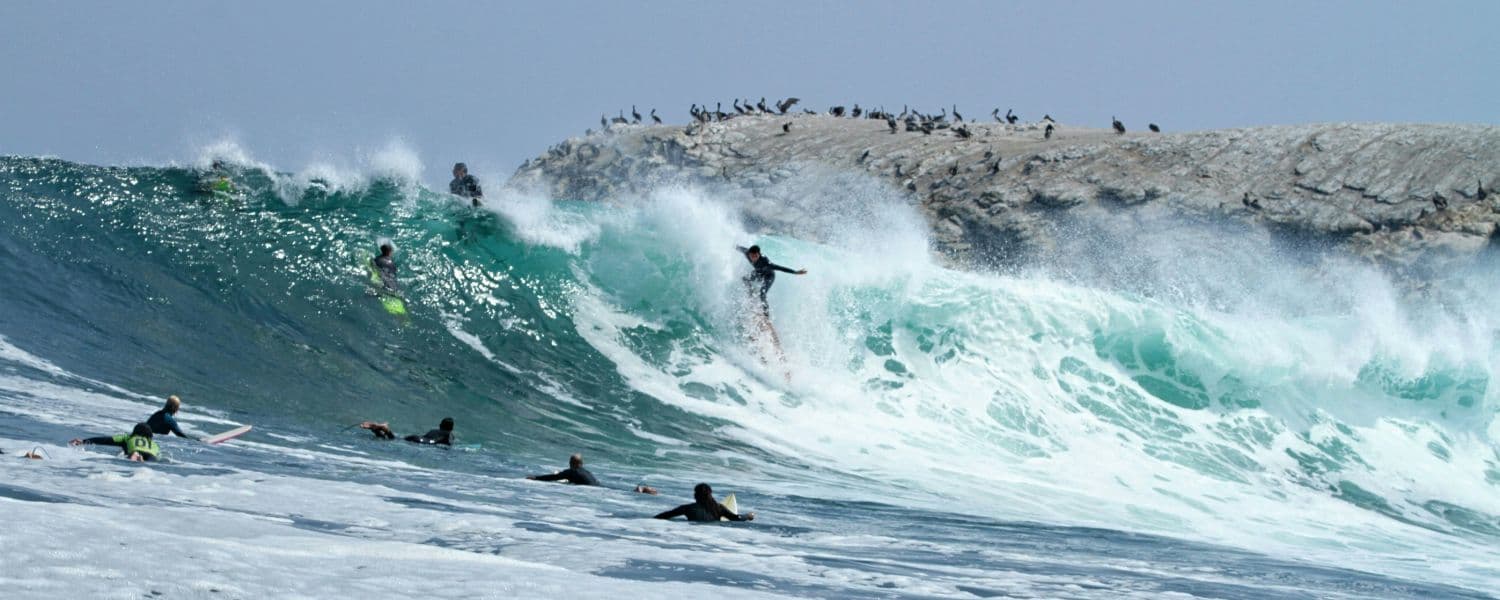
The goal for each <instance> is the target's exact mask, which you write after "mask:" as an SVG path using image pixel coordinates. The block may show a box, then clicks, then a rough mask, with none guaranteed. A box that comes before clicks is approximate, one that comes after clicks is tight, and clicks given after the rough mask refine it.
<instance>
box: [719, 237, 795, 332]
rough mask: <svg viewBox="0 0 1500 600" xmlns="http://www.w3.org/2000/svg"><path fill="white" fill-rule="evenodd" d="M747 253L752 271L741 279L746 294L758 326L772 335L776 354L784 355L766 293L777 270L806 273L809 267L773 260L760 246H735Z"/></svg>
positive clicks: (773, 280) (774, 280)
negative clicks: (794, 266)
mask: <svg viewBox="0 0 1500 600" xmlns="http://www.w3.org/2000/svg"><path fill="white" fill-rule="evenodd" d="M735 248H738V249H739V251H740V252H741V253H742V254H744V255H745V260H748V261H750V267H751V271H750V274H749V275H746V276H745V277H744V279H742V280H741V281H742V282H743V283H744V284H745V294H746V295H748V296H749V297H750V303H751V305H752V309H753V310H754V313H753V314H752V315H751V316H752V318H754V319H755V321H756V323H755V325H756V327H759V328H760V329H761V331H764V332H766V333H768V334H770V335H771V345H772V346H774V347H775V348H776V354H777V355H782V351H781V338H779V337H777V335H776V328H775V327H773V326H772V325H771V305H770V303H769V302H767V301H766V293H767V292H770V291H771V284H773V283H776V272H777V271H781V272H783V273H791V274H793V275H806V274H807V269H800V270H792V269H789V268H786V267H783V266H781V265H778V264H776V263H773V262H771V259H770V258H767V257H766V256H765V255H764V254H761V253H760V246H751V247H749V248H746V247H744V246H735Z"/></svg>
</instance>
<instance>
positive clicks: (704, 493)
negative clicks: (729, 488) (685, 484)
mask: <svg viewBox="0 0 1500 600" xmlns="http://www.w3.org/2000/svg"><path fill="white" fill-rule="evenodd" d="M693 499H694V500H697V501H698V502H712V501H713V499H714V489H713V488H711V487H708V484H706V483H700V484H698V485H695V486H693Z"/></svg>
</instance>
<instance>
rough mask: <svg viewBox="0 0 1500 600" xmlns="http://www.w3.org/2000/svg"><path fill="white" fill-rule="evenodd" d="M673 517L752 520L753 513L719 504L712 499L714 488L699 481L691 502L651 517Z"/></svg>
mask: <svg viewBox="0 0 1500 600" xmlns="http://www.w3.org/2000/svg"><path fill="white" fill-rule="evenodd" d="M675 517H687V520H689V521H694V522H699V523H703V522H709V523H713V522H717V521H718V520H719V519H720V518H721V517H722V518H725V519H729V520H730V521H754V520H755V513H745V514H743V515H741V514H739V513H736V512H734V511H732V510H729V507H727V506H724V505H723V504H720V503H719V501H718V500H715V499H714V489H713V488H711V487H709V486H708V484H706V483H700V484H698V485H696V486H694V487H693V503H692V504H684V505H682V506H679V507H677V508H674V509H672V510H669V511H667V512H664V513H661V514H659V515H656V516H655V517H652V518H653V519H672V518H675Z"/></svg>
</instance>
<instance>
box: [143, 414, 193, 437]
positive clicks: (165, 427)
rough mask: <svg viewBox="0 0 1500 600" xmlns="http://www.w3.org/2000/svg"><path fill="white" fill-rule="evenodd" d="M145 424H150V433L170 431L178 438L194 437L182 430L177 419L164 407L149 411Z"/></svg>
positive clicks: (162, 433) (157, 433) (164, 433)
mask: <svg viewBox="0 0 1500 600" xmlns="http://www.w3.org/2000/svg"><path fill="white" fill-rule="evenodd" d="M146 425H148V426H150V427H151V433H154V434H156V435H166V434H168V433H172V434H176V435H177V437H180V438H187V439H190V440H191V439H194V438H193V436H190V435H188V434H186V433H183V432H182V428H181V427H178V426H177V419H176V418H175V417H173V416H172V413H169V412H167V409H165V408H163V409H161V410H158V411H156V412H154V413H151V417H150V418H148V419H146Z"/></svg>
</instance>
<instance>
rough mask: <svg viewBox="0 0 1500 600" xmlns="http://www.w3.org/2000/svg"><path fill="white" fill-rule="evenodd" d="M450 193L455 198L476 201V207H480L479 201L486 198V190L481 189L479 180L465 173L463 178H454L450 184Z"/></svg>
mask: <svg viewBox="0 0 1500 600" xmlns="http://www.w3.org/2000/svg"><path fill="white" fill-rule="evenodd" d="M448 192H449V193H452V194H453V195H455V196H459V197H463V198H469V199H471V200H473V201H474V206H479V201H480V200H481V199H483V198H484V190H481V189H479V180H478V179H474V176H473V175H469V174H468V173H465V174H464V176H463V177H454V178H453V181H450V182H448Z"/></svg>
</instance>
